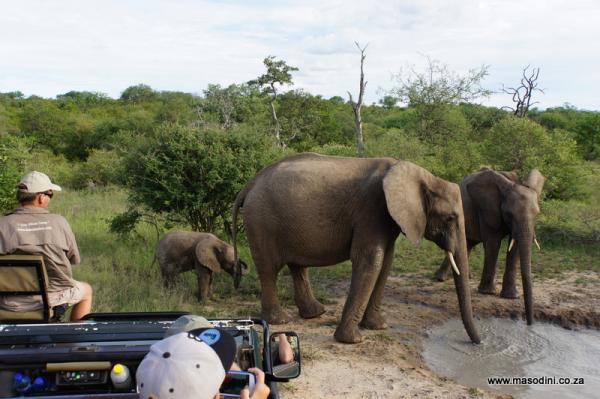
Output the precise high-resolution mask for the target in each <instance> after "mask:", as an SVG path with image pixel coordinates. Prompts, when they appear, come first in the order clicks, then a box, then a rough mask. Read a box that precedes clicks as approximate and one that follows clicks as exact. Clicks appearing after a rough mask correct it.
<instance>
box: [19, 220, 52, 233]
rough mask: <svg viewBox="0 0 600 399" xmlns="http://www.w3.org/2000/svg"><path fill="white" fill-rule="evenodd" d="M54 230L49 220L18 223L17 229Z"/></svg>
mask: <svg viewBox="0 0 600 399" xmlns="http://www.w3.org/2000/svg"><path fill="white" fill-rule="evenodd" d="M41 230H52V226H50V225H49V223H48V222H30V223H17V231H41Z"/></svg>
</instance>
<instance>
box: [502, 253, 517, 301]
mask: <svg viewBox="0 0 600 399" xmlns="http://www.w3.org/2000/svg"><path fill="white" fill-rule="evenodd" d="M518 247H519V243H518V242H516V241H515V244H514V245H513V248H512V250H511V251H510V252H509V253H508V254H507V255H506V268H505V270H504V278H503V279H502V291H500V296H501V297H502V298H510V299H514V298H518V297H519V292H518V291H517V285H516V276H517V269H518V268H519V264H520V263H521V262H520V256H519V250H518Z"/></svg>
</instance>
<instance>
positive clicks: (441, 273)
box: [433, 269, 448, 281]
mask: <svg viewBox="0 0 600 399" xmlns="http://www.w3.org/2000/svg"><path fill="white" fill-rule="evenodd" d="M433 279H434V280H436V281H446V280H447V279H448V272H447V271H445V270H441V269H438V270H437V271H436V272H435V274H434V275H433Z"/></svg>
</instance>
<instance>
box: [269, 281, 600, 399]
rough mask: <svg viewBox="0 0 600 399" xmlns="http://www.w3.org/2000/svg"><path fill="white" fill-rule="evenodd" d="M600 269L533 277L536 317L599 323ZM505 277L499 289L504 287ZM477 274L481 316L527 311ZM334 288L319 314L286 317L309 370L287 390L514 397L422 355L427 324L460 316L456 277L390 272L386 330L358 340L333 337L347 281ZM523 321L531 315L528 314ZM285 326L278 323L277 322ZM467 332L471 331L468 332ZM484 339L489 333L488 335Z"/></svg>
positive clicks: (327, 394)
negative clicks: (443, 369)
mask: <svg viewBox="0 0 600 399" xmlns="http://www.w3.org/2000/svg"><path fill="white" fill-rule="evenodd" d="M599 284H600V274H597V273H591V272H589V273H581V272H569V273H565V274H563V275H561V276H560V278H558V279H555V280H544V281H536V280H534V300H535V306H534V314H535V320H536V321H541V320H544V321H549V322H552V323H556V324H559V325H561V326H563V327H565V328H569V329H574V328H585V327H591V328H596V329H600V290H598V286H599ZM499 285H500V284H499V283H498V290H499V288H500V287H499ZM476 286H477V281H476V279H472V280H471V288H472V301H473V308H474V309H473V310H474V315H475V317H476V318H485V317H503V318H521V319H522V318H523V317H524V312H523V301H522V299H513V300H510V299H503V298H500V297H498V296H491V295H481V294H479V293H477V290H476ZM327 289H328V291H329V292H330V293H331V294H332V295H331V296H332V297H334V298H338V300H337V301H336V303H334V304H329V305H326V308H327V311H326V313H325V314H323V315H322V316H321V317H319V318H315V319H310V320H303V319H301V318H300V317H299V316H298V317H296V318H295V319H294V320H293V322H292V323H290V324H289V325H285V327H284V328H285V329H286V330H294V331H296V332H298V334H299V335H300V339H301V346H302V347H301V349H302V375H301V377H300V378H298V379H296V380H293V381H291V382H290V383H288V384H280V391H281V396H282V397H284V398H294V399H309V398H345V399H348V398H394V399H395V398H473V397H479V398H509V397H510V396H508V395H502V394H500V393H498V392H494V391H491V390H490V391H483V390H481V389H475V388H469V387H466V386H463V385H460V384H458V383H456V382H454V381H453V380H450V379H447V378H445V377H442V376H438V375H436V374H434V373H433V372H432V371H430V370H429V369H428V368H427V366H426V364H425V363H424V361H423V359H422V357H421V349H422V343H423V339H424V338H425V337H426V336H427V330H428V328H430V327H432V326H434V325H435V324H438V323H441V322H443V321H445V320H447V319H448V318H450V317H458V316H459V313H458V305H457V299H456V293H455V290H454V285H453V283H452V281H448V282H445V283H437V282H433V281H431V280H429V279H427V278H425V277H422V276H417V275H405V276H401V277H390V278H389V280H388V283H387V287H386V294H385V298H384V303H385V309H386V320H387V323H388V325H389V328H388V329H387V330H382V331H367V330H362V334H363V342H361V343H359V344H356V345H347V344H340V343H337V342H335V341H334V339H333V333H334V330H335V327H336V325H337V321H338V319H339V317H340V316H341V312H342V307H343V305H344V301H345V299H346V293H347V290H348V284H347V283H342V282H332V283H331V284H330V285H329V286H328V287H327ZM523 322H524V321H523ZM281 327H283V326H275V327H274V328H275V329H278V328H281ZM465 338H466V339H468V338H467V337H466V333H465ZM484 339H485V338H484Z"/></svg>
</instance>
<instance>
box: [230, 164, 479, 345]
mask: <svg viewBox="0 0 600 399" xmlns="http://www.w3.org/2000/svg"><path fill="white" fill-rule="evenodd" d="M240 207H242V209H243V216H244V225H245V228H246V234H247V236H248V241H249V244H250V250H251V252H252V257H253V259H254V263H255V265H256V269H257V272H258V275H259V278H260V283H261V288H262V293H261V305H262V317H263V318H265V319H266V320H267V321H269V322H271V323H274V324H279V323H285V322H287V321H289V319H290V317H289V314H288V313H287V312H286V311H285V310H284V309H283V308H282V307H281V305H280V304H279V300H278V298H277V289H276V280H277V274H278V273H279V271H280V270H281V268H282V267H283V266H284V265H286V264H287V265H288V267H289V269H290V271H291V275H292V278H293V282H294V300H295V302H296V305H297V306H298V309H299V313H300V315H301V316H302V317H304V318H310V317H317V316H319V315H321V314H322V313H323V312H324V307H323V305H322V304H321V303H319V302H318V301H317V300H316V298H315V297H314V295H313V292H312V289H311V286H310V282H309V278H308V268H307V267H308V266H327V265H333V264H336V263H339V262H342V261H344V260H347V259H350V260H351V261H352V278H351V283H350V292H349V294H348V297H347V300H346V304H345V306H344V310H343V313H342V319H341V322H340V324H339V325H338V327H337V329H336V332H335V335H334V336H335V338H336V340H338V341H340V342H347V343H355V342H360V341H361V335H360V332H359V329H358V327H359V325H360V326H361V327H364V328H367V329H383V328H386V327H387V326H386V323H385V320H384V318H383V315H382V313H381V301H382V297H383V291H384V286H385V283H386V280H387V277H388V274H389V271H390V267H391V264H392V261H393V254H394V243H395V241H396V238H397V237H398V235H399V234H400V233H401V232H402V233H404V234H405V235H406V237H407V238H408V239H409V240H410V241H411V242H413V243H414V244H415V245H416V244H418V243H419V242H420V241H421V239H422V238H423V237H425V238H427V239H428V240H431V241H433V242H435V243H436V244H437V245H438V246H439V247H440V248H442V249H443V250H444V251H447V252H451V253H452V254H453V256H454V257H455V259H456V264H457V267H458V269H457V270H459V271H460V275H457V274H456V273H455V274H454V279H455V284H456V290H457V295H458V300H459V306H460V311H461V316H462V319H463V324H464V326H465V329H466V330H467V333H468V335H469V337H470V338H471V340H472V341H473V342H476V343H479V342H480V338H479V334H478V332H477V329H476V327H475V325H474V322H473V316H472V309H471V296H470V290H469V281H468V278H469V269H468V262H467V246H466V240H465V230H464V218H463V210H462V204H461V199H460V190H459V188H458V185H456V184H454V183H449V182H447V181H445V180H442V179H439V178H437V177H435V176H433V175H432V174H431V173H429V172H428V171H427V170H425V169H423V168H421V167H419V166H417V165H414V164H412V163H410V162H405V161H398V160H396V159H392V158H350V157H331V156H322V155H318V154H313V153H305V154H297V155H293V156H290V157H287V158H284V159H283V160H280V161H278V162H276V163H274V164H272V165H270V166H268V167H266V168H264V169H263V170H262V171H260V172H259V173H258V174H257V175H256V176H255V177H254V178H253V179H252V180H250V181H249V182H248V183H247V184H246V186H245V187H244V188H243V189H242V190H241V191H240V193H239V194H238V196H237V198H236V201H235V203H234V206H233V245H234V247H235V246H236V233H237V231H236V229H237V214H238V211H239V208H240Z"/></svg>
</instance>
